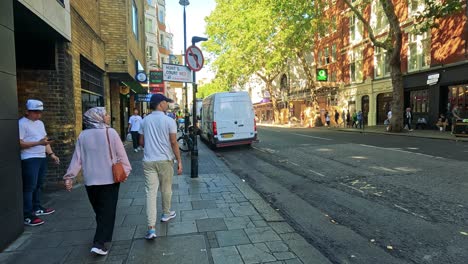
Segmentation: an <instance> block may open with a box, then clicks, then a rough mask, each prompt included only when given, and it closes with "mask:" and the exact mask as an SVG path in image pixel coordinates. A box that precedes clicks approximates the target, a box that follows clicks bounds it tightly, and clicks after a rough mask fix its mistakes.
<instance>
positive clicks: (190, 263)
mask: <svg viewBox="0 0 468 264" xmlns="http://www.w3.org/2000/svg"><path fill="white" fill-rule="evenodd" d="M127 263H128V264H146V263H147V264H150V263H151V264H153V263H177V264H209V260H208V252H207V248H206V240H205V237H204V236H202V235H185V236H177V237H170V236H169V237H161V238H156V239H155V240H153V241H146V240H140V239H138V240H135V241H134V242H133V244H132V248H131V250H130V254H129V256H128V259H127Z"/></svg>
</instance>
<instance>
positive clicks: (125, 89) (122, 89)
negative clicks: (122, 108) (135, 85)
mask: <svg viewBox="0 0 468 264" xmlns="http://www.w3.org/2000/svg"><path fill="white" fill-rule="evenodd" d="M129 92H130V87H128V86H120V94H124V95H125V94H128V93H129Z"/></svg>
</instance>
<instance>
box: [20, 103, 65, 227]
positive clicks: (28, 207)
mask: <svg viewBox="0 0 468 264" xmlns="http://www.w3.org/2000/svg"><path fill="white" fill-rule="evenodd" d="M26 110H27V111H26V115H25V116H24V117H23V118H21V119H20V120H19V143H20V147H21V169H22V177H23V216H24V224H25V225H28V226H38V225H42V224H43V223H44V221H43V220H42V219H40V218H39V217H38V216H41V215H49V214H52V213H54V212H55V210H54V209H52V208H44V207H43V206H42V203H41V189H42V183H43V182H44V177H45V175H46V171H47V159H46V155H47V156H49V157H51V158H52V159H53V160H54V162H55V164H59V163H60V159H59V157H58V156H57V155H55V153H54V152H53V151H52V148H51V146H50V145H51V144H52V143H53V142H54V139H52V138H49V137H48V136H47V132H46V130H45V127H44V123H43V122H42V121H41V118H42V111H43V110H44V105H43V103H42V102H41V101H39V100H33V99H30V100H28V101H27V102H26Z"/></svg>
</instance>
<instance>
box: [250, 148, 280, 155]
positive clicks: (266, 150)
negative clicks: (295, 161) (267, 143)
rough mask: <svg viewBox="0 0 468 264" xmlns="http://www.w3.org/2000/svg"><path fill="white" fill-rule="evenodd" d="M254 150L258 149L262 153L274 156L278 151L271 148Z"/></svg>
mask: <svg viewBox="0 0 468 264" xmlns="http://www.w3.org/2000/svg"><path fill="white" fill-rule="evenodd" d="M252 148H253V149H256V150H258V151H261V152H263V153H270V154H273V153H276V152H278V151H276V150H274V149H271V148H257V147H252Z"/></svg>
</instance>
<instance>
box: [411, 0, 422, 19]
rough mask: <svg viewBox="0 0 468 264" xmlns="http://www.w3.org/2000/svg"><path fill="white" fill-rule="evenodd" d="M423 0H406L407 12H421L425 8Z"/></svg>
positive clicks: (412, 13)
mask: <svg viewBox="0 0 468 264" xmlns="http://www.w3.org/2000/svg"><path fill="white" fill-rule="evenodd" d="M424 2H425V1H424V0H408V9H409V10H408V13H409V14H410V15H414V14H416V13H418V12H422V11H423V10H424V8H425V3H424Z"/></svg>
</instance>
